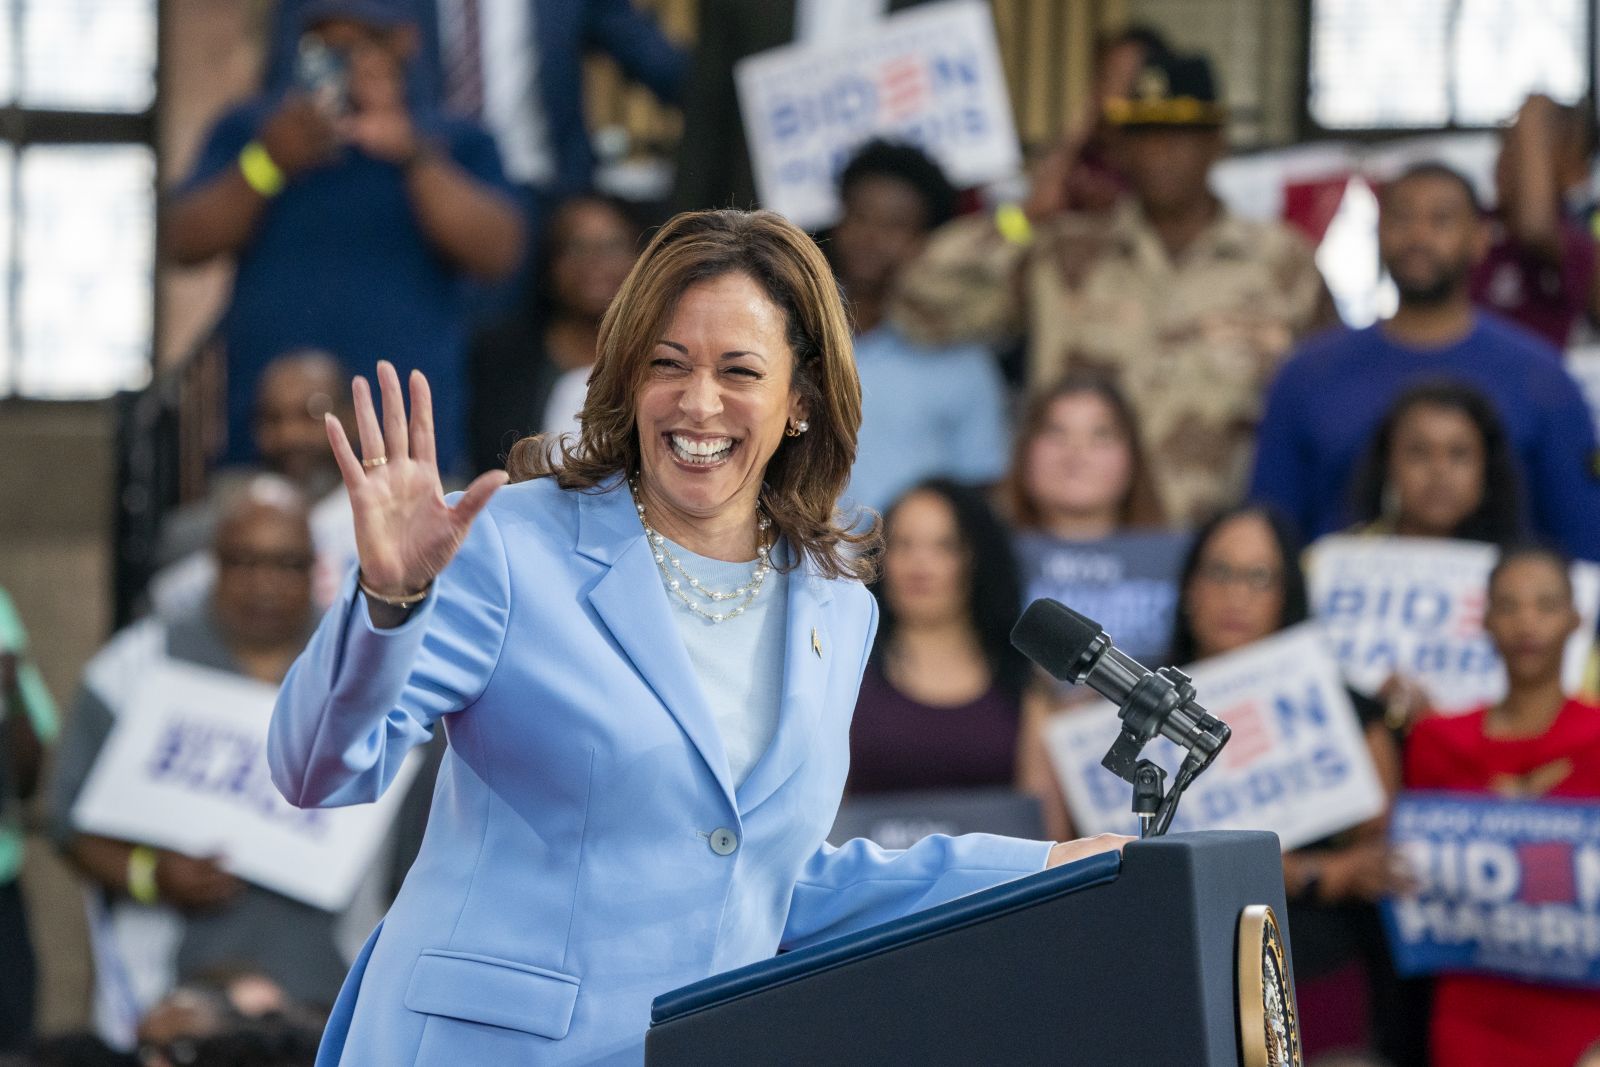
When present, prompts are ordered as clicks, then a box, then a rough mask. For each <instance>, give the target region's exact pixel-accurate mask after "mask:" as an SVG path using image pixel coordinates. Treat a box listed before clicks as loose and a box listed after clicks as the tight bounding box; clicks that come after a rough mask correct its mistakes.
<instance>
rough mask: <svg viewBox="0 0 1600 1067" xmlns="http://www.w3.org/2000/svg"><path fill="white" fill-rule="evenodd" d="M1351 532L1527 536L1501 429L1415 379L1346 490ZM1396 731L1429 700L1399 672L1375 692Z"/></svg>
mask: <svg viewBox="0 0 1600 1067" xmlns="http://www.w3.org/2000/svg"><path fill="white" fill-rule="evenodd" d="M1353 486H1354V489H1353V496H1352V504H1353V507H1354V512H1355V516H1356V519H1357V526H1356V532H1358V533H1363V534H1372V535H1378V536H1389V537H1435V538H1445V539H1453V540H1463V541H1482V542H1486V543H1488V544H1492V545H1501V546H1504V545H1508V544H1513V543H1516V542H1517V541H1519V540H1521V539H1522V538H1523V537H1524V536H1525V533H1526V529H1525V524H1524V515H1523V501H1522V490H1521V484H1520V481H1519V479H1518V477H1517V466H1516V460H1515V458H1514V456H1513V455H1512V452H1511V444H1510V441H1509V440H1508V438H1507V437H1506V431H1505V426H1504V425H1503V424H1502V423H1501V421H1500V416H1499V415H1497V414H1496V413H1495V410H1494V406H1493V405H1492V404H1491V403H1490V402H1489V400H1488V398H1486V397H1485V396H1484V395H1483V394H1482V393H1480V392H1479V391H1478V390H1476V389H1474V388H1472V387H1471V386H1469V385H1465V384H1462V383H1461V382H1457V381H1452V380H1449V379H1439V380H1436V381H1429V382H1422V383H1420V384H1418V385H1415V386H1412V387H1411V388H1410V389H1408V390H1406V391H1405V392H1404V393H1402V394H1401V395H1400V396H1399V397H1398V398H1396V400H1395V402H1394V404H1393V405H1392V406H1391V407H1390V408H1389V412H1388V414H1387V415H1385V416H1384V419H1383V422H1382V423H1380V424H1379V426H1378V429H1377V432H1376V433H1374V434H1373V438H1372V445H1371V447H1370V448H1369V449H1368V452H1367V457H1366V459H1365V461H1364V462H1363V463H1362V465H1361V467H1360V468H1359V469H1358V471H1357V473H1356V477H1355V481H1354V483H1353ZM1378 697H1379V699H1380V700H1382V701H1383V703H1384V706H1385V708H1386V714H1387V717H1388V719H1389V722H1390V725H1391V726H1392V727H1394V728H1395V729H1403V728H1404V727H1405V725H1406V724H1408V723H1410V722H1412V721H1414V720H1415V719H1416V718H1417V717H1418V716H1419V715H1421V714H1422V712H1423V711H1425V710H1426V709H1427V708H1428V706H1429V705H1430V703H1431V699H1432V698H1431V697H1430V695H1429V693H1428V691H1427V690H1426V689H1425V688H1424V687H1423V686H1422V684H1421V683H1420V682H1418V681H1416V680H1414V679H1412V678H1408V677H1406V676H1404V675H1400V674H1395V675H1393V676H1391V677H1390V678H1389V679H1387V680H1386V681H1385V682H1384V684H1383V686H1382V688H1381V689H1380V690H1379V692H1378Z"/></svg>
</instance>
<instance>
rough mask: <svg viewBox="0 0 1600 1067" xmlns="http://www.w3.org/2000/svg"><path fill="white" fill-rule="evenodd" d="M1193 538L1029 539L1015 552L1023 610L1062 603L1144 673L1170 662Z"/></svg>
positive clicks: (1161, 534)
mask: <svg viewBox="0 0 1600 1067" xmlns="http://www.w3.org/2000/svg"><path fill="white" fill-rule="evenodd" d="M1189 539H1190V538H1189V534H1187V533H1178V532H1175V531H1171V530H1134V531H1128V532H1125V533H1116V534H1112V535H1111V536H1110V537H1103V538H1101V539H1099V540H1097V541H1063V540H1062V539H1060V538H1059V537H1052V536H1051V535H1049V534H1046V533H1037V532H1032V531H1024V532H1022V533H1018V534H1017V535H1016V537H1015V538H1014V540H1013V542H1012V544H1013V546H1014V547H1015V549H1016V553H1017V565H1018V567H1019V568H1020V569H1021V571H1022V588H1023V589H1024V591H1025V595H1024V597H1023V600H1024V602H1026V603H1030V604H1031V603H1033V601H1035V600H1038V599H1039V598H1040V597H1050V598H1051V599H1053V600H1059V601H1061V603H1063V604H1065V605H1067V606H1068V607H1069V608H1071V609H1072V610H1074V611H1077V612H1079V613H1081V614H1084V615H1087V616H1089V618H1091V619H1093V620H1094V621H1095V622H1097V623H1099V624H1100V626H1101V628H1102V629H1104V630H1105V632H1106V633H1107V634H1109V635H1110V637H1111V640H1112V641H1113V642H1114V643H1115V644H1116V646H1117V648H1119V649H1121V650H1122V651H1123V652H1126V653H1127V654H1128V655H1130V656H1132V657H1133V658H1134V659H1136V660H1138V661H1139V662H1140V663H1143V664H1145V665H1147V666H1149V665H1154V664H1160V663H1164V662H1166V655H1167V649H1168V647H1169V646H1170V645H1171V643H1172V624H1173V620H1174V618H1175V613H1176V611H1177V608H1178V572H1179V571H1181V570H1182V569H1183V556H1184V553H1185V552H1187V551H1188V548H1189Z"/></svg>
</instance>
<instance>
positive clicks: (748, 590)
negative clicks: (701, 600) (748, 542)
mask: <svg viewBox="0 0 1600 1067" xmlns="http://www.w3.org/2000/svg"><path fill="white" fill-rule="evenodd" d="M628 490H629V492H631V493H632V494H633V506H634V508H635V510H637V511H638V512H639V523H640V525H642V526H643V527H644V535H645V538H646V539H647V540H648V541H649V542H650V552H651V554H652V555H654V556H655V560H656V569H657V570H659V571H660V572H661V578H662V580H663V581H664V582H666V583H667V589H668V590H669V591H671V592H672V594H673V595H674V596H676V597H677V598H678V599H679V600H680V601H682V602H683V605H684V607H686V608H688V609H689V610H690V611H692V612H694V613H695V614H696V615H698V616H700V617H701V618H703V619H710V620H711V621H712V622H723V621H725V620H727V619H733V618H737V617H738V616H740V615H743V614H744V611H745V609H746V608H748V607H749V606H750V604H751V602H753V601H754V600H755V598H756V597H757V596H759V595H760V594H761V586H762V584H763V583H765V582H766V580H767V575H769V574H771V573H772V558H771V551H770V549H768V547H767V544H766V540H767V538H766V534H767V531H768V530H770V529H771V528H772V520H771V519H769V518H767V517H766V515H764V514H762V513H761V512H760V511H759V510H757V512H756V531H757V533H756V541H757V544H756V555H757V557H758V562H757V564H756V569H755V570H754V571H752V572H751V575H750V581H749V582H748V583H747V584H745V585H741V586H739V587H738V588H737V589H734V590H733V591H732V592H723V591H722V590H720V589H709V588H707V587H705V586H704V585H702V584H701V582H700V579H699V578H696V577H695V576H694V575H692V574H690V573H689V572H688V571H687V570H685V569H684V566H683V562H682V561H681V560H679V559H678V557H677V556H674V555H672V554H671V552H670V551H668V549H667V546H666V540H667V539H666V538H665V537H663V536H662V535H661V534H659V533H657V532H656V529H655V527H653V526H651V525H650V520H649V519H647V518H645V514H644V502H643V501H641V500H640V499H639V483H638V481H637V480H636V479H631V478H630V479H629V480H628ZM669 564H670V565H671V566H672V570H675V571H677V572H678V573H679V574H681V575H683V578H682V579H681V580H680V579H678V578H674V577H673V576H672V571H671V570H668V569H667V566H668V565H669ZM685 583H687V584H688V588H689V590H690V591H692V592H694V593H698V594H699V595H701V596H703V597H705V598H706V599H707V600H710V601H711V602H712V603H713V605H717V604H720V603H721V602H722V601H724V600H737V599H739V598H740V597H743V598H744V599H743V601H741V602H740V603H739V604H737V605H736V606H734V607H733V608H730V609H729V610H727V611H707V610H706V609H705V608H703V607H701V606H700V605H699V604H698V603H696V602H695V600H694V598H693V597H691V596H690V595H689V593H687V592H685V591H684V584H685Z"/></svg>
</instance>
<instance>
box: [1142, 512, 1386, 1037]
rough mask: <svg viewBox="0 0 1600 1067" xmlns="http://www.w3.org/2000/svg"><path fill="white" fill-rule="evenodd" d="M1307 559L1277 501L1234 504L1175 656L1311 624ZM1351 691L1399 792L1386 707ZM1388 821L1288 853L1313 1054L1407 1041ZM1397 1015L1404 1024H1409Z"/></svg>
mask: <svg viewBox="0 0 1600 1067" xmlns="http://www.w3.org/2000/svg"><path fill="white" fill-rule="evenodd" d="M1299 559H1300V546H1299V543H1298V541H1297V540H1296V538H1295V536H1294V532H1293V529H1292V528H1291V527H1290V525H1289V523H1288V521H1287V520H1286V519H1284V518H1283V517H1282V516H1281V515H1279V514H1278V513H1277V512H1275V511H1273V510H1272V509H1270V508H1265V507H1260V506H1255V505H1247V506H1244V507H1238V508H1234V509H1231V510H1229V511H1225V512H1223V513H1222V514H1220V515H1218V516H1217V517H1216V518H1214V519H1212V520H1211V521H1210V522H1207V523H1206V524H1205V525H1203V526H1202V527H1201V528H1200V529H1199V530H1198V531H1196V533H1195V537H1194V543H1193V545H1192V546H1191V547H1190V549H1189V554H1188V556H1187V557H1186V558H1185V560H1184V563H1183V570H1182V573H1181V576H1180V578H1179V589H1180V594H1179V600H1178V617H1177V621H1176V623H1175V624H1174V625H1173V630H1172V650H1171V653H1170V655H1169V657H1168V659H1169V662H1171V663H1173V664H1178V665H1183V664H1189V663H1193V662H1196V661H1198V660H1206V659H1210V658H1212V657H1214V656H1221V655H1224V654H1226V653H1229V652H1233V651H1236V650H1238V649H1241V648H1244V647H1245V646H1246V645H1250V644H1253V643H1255V642H1256V641H1260V640H1262V639H1263V638H1266V637H1270V636H1271V635H1272V634H1274V633H1277V632H1278V631H1280V630H1284V629H1287V628H1288V627H1290V626H1294V625H1296V624H1298V623H1302V622H1305V621H1306V619H1307V618H1308V617H1309V615H1310V610H1309V601H1308V598H1307V594H1306V580H1305V576H1304V574H1302V572H1301V570H1300V563H1299ZM1350 699H1351V703H1352V704H1353V705H1354V708H1355V712H1356V715H1357V717H1358V718H1359V720H1360V723H1361V728H1362V732H1363V734H1364V736H1365V738H1366V741H1367V748H1368V750H1369V751H1370V753H1371V755H1372V761H1373V763H1374V764H1375V765H1376V767H1377V770H1378V778H1379V780H1380V781H1382V782H1383V783H1384V785H1385V789H1386V791H1387V793H1388V794H1389V795H1390V796H1393V795H1394V793H1395V791H1396V790H1397V789H1398V788H1399V780H1400V754H1399V751H1398V749H1397V747H1396V745H1395V742H1394V738H1393V737H1392V735H1390V733H1389V732H1388V730H1387V729H1385V727H1384V725H1383V709H1382V708H1381V707H1380V706H1379V705H1378V704H1377V702H1375V701H1373V700H1371V699H1369V698H1367V697H1363V696H1361V695H1360V694H1357V693H1351V694H1350ZM1383 824H1384V816H1381V815H1380V816H1378V817H1376V818H1374V819H1371V820H1369V821H1368V822H1365V823H1362V824H1361V825H1359V826H1355V827H1352V828H1350V829H1348V830H1345V831H1343V832H1342V833H1338V834H1334V835H1333V836H1331V837H1328V838H1325V839H1323V840H1321V841H1318V842H1314V843H1312V844H1309V845H1306V846H1304V847H1302V848H1298V849H1296V850H1294V851H1293V852H1289V853H1286V854H1285V855H1284V857H1283V872H1284V883H1285V890H1286V893H1287V895H1288V899H1289V925H1290V927H1291V928H1292V929H1293V931H1294V942H1293V953H1294V975H1295V981H1296V984H1297V986H1298V989H1299V1000H1300V1013H1301V1021H1302V1028H1303V1032H1304V1037H1305V1042H1306V1053H1307V1057H1308V1058H1309V1057H1310V1056H1311V1054H1312V1053H1314V1052H1316V1051H1319V1050H1329V1049H1333V1048H1338V1047H1349V1046H1360V1045H1363V1044H1365V1043H1367V1042H1368V1041H1371V1040H1373V1039H1374V1038H1376V1039H1377V1040H1379V1041H1380V1042H1381V1043H1382V1044H1384V1045H1386V1046H1390V1047H1391V1048H1392V1047H1393V1046H1394V1044H1395V1043H1396V1042H1398V1041H1400V1040H1402V1039H1401V1038H1400V1037H1399V1036H1397V1035H1393V1034H1389V1033H1377V1024H1378V1023H1379V1022H1385V1025H1387V1018H1388V1016H1389V1014H1390V1009H1391V1008H1392V1003H1390V1002H1391V1001H1392V999H1393V997H1394V995H1395V992H1394V986H1393V982H1394V978H1393V974H1392V971H1391V969H1390V967H1389V964H1388V963H1387V955H1386V952H1385V948H1384V941H1383V935H1382V931H1381V929H1380V927H1379V923H1378V914H1377V909H1376V907H1375V902H1376V900H1377V899H1378V897H1379V896H1380V895H1382V894H1383V893H1384V892H1385V891H1386V890H1388V889H1389V888H1391V878H1392V874H1391V867H1390V864H1389V857H1388V850H1387V848H1386V846H1385V844H1384V840H1383ZM1397 1022H1399V1023H1400V1024H1401V1025H1400V1027H1395V1028H1394V1029H1396V1030H1397V1031H1398V1029H1400V1028H1401V1027H1403V1025H1404V1021H1403V1020H1397ZM1391 1054H1392V1052H1391ZM1402 1062H1412V1061H1411V1060H1410V1059H1406V1058H1402Z"/></svg>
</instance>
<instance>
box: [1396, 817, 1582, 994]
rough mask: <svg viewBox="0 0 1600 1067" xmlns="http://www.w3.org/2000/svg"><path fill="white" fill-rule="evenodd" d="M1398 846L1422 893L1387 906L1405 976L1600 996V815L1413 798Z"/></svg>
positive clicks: (1399, 823)
mask: <svg viewBox="0 0 1600 1067" xmlns="http://www.w3.org/2000/svg"><path fill="white" fill-rule="evenodd" d="M1389 836H1390V839H1391V842H1392V843H1393V845H1394V847H1395V849H1396V850H1397V851H1398V852H1399V853H1400V855H1401V856H1402V857H1403V858H1404V861H1405V866H1406V868H1407V870H1408V871H1409V873H1410V874H1411V876H1412V877H1413V878H1414V879H1415V880H1416V883H1417V885H1416V892H1415V893H1414V894H1413V895H1409V896H1404V897H1397V898H1394V899H1391V900H1387V901H1385V902H1384V904H1383V917H1384V923H1385V925H1386V926H1387V928H1388V932H1389V941H1390V946H1391V948H1392V950H1393V954H1394V960H1395V966H1396V968H1398V970H1399V971H1400V973H1402V974H1426V973H1433V972H1438V971H1482V972H1489V973H1494V974H1502V975H1508V976H1511V977H1515V978H1523V979H1530V980H1533V981H1545V982H1560V983H1564V984H1572V985H1583V986H1588V987H1591V988H1600V803H1587V804H1586V803H1578V802H1557V801H1549V800H1503V799H1499V798H1491V797H1482V796H1472V795H1466V794H1452V793H1402V794H1401V795H1400V796H1399V797H1398V798H1397V799H1396V801H1395V805H1394V811H1393V814H1392V815H1391V816H1390V821H1389Z"/></svg>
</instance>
